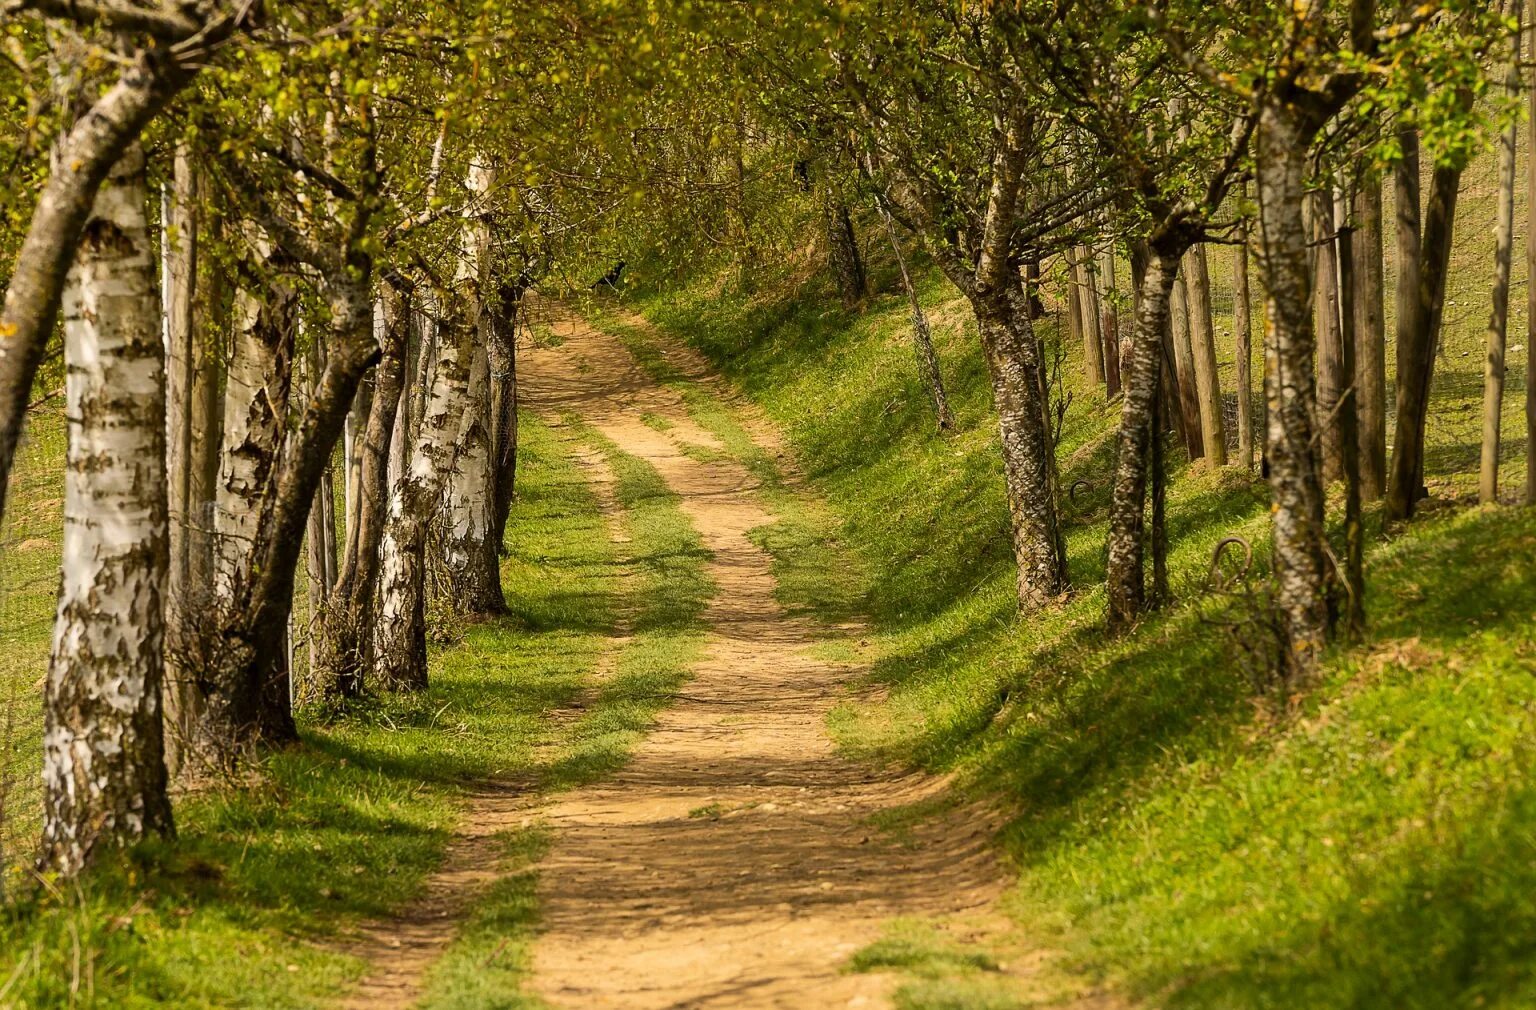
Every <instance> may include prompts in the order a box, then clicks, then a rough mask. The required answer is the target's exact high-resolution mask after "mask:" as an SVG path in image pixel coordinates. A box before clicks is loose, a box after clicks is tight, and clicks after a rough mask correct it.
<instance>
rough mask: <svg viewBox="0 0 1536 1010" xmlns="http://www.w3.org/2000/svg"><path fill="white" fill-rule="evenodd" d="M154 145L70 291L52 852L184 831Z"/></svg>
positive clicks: (85, 854) (130, 161) (135, 157)
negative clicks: (174, 697) (153, 233)
mask: <svg viewBox="0 0 1536 1010" xmlns="http://www.w3.org/2000/svg"><path fill="white" fill-rule="evenodd" d="M148 196H149V194H148V187H147V184H146V181H145V174H144V155H143V151H142V150H141V149H140V148H139V147H137V146H136V145H135V146H131V147H129V148H128V150H127V151H126V152H125V153H124V154H123V157H122V159H121V160H120V161H119V162H118V164H117V165H116V166H115V167H114V168H113V170H112V171H111V173H110V174H109V175H108V177H107V179H106V180H105V181H104V182H103V184H102V185H101V186H100V187H99V189H98V191H97V192H96V199H95V202H94V205H93V207H92V210H91V214H90V215H89V217H88V218H87V220H86V221H85V224H84V228H83V234H82V237H81V240H80V242H79V245H78V249H77V252H76V256H75V263H74V266H73V268H72V269H71V270H70V271H69V277H68V282H67V284H66V285H65V289H64V291H63V295H62V303H63V313H64V349H65V358H66V367H67V369H68V380H67V397H68V409H67V412H66V414H67V417H68V420H69V449H68V458H67V460H66V464H65V484H64V487H65V492H64V544H63V560H62V565H61V569H62V577H61V579H60V587H59V605H58V616H57V620H56V623H55V626H54V637H53V656H52V660H51V662H50V663H49V667H48V678H47V684H46V695H45V703H44V709H45V717H46V718H45V723H46V725H45V730H44V735H43V784H44V800H43V838H42V847H41V852H40V855H39V864H40V866H41V867H42V868H43V869H45V870H54V871H57V872H59V873H62V874H65V875H73V874H75V873H77V872H79V871H80V870H81V869H82V868H83V867H84V866H86V865H87V864H88V863H89V862H90V861H91V860H92V859H93V858H95V857H96V856H97V855H98V854H99V853H101V852H102V851H103V850H106V849H110V848H113V847H116V846H120V845H126V844H132V843H134V842H137V841H139V840H140V839H142V838H144V837H146V836H148V835H151V834H156V833H160V834H168V833H170V832H171V830H172V822H171V807H170V802H169V800H168V799H167V797H166V770H165V758H164V752H163V740H164V737H163V725H162V722H161V698H160V686H161V674H162V658H161V649H162V644H163V632H164V625H163V623H162V621H163V609H162V607H163V599H162V595H163V593H164V591H165V583H166V566H167V557H168V555H167V549H168V548H167V543H166V527H167V513H166V508H167V506H166V472H165V385H164V380H165V374H164V365H165V360H164V346H163V343H162V335H161V331H160V307H159V304H158V299H157V298H156V292H155V261H154V243H153V241H152V240H151V237H150V232H149V224H148V221H147V219H146V214H145V210H146V208H145V204H146V202H147V200H148Z"/></svg>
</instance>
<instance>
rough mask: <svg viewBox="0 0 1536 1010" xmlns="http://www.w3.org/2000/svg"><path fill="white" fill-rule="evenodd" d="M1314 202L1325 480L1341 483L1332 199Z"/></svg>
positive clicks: (1315, 197) (1340, 359) (1319, 197)
mask: <svg viewBox="0 0 1536 1010" xmlns="http://www.w3.org/2000/svg"><path fill="white" fill-rule="evenodd" d="M1310 201H1311V207H1310V210H1311V215H1310V216H1311V218H1312V236H1313V243H1314V248H1315V255H1314V256H1313V265H1314V276H1315V277H1316V284H1315V286H1314V287H1313V289H1312V290H1313V296H1314V297H1313V302H1314V309H1315V318H1316V320H1317V413H1318V422H1317V423H1318V426H1319V428H1321V431H1322V449H1323V480H1324V481H1325V482H1331V481H1335V480H1338V479H1339V478H1340V477H1341V476H1343V472H1344V440H1343V435H1342V433H1341V429H1340V426H1339V416H1338V415H1339V409H1340V408H1339V398H1340V397H1341V396H1343V394H1344V387H1345V385H1346V383H1345V381H1344V371H1343V369H1344V355H1343V349H1342V346H1341V342H1342V337H1341V336H1340V334H1339V273H1338V263H1339V258H1338V247H1337V244H1336V243H1337V233H1336V231H1335V229H1334V223H1333V200H1332V198H1331V197H1330V196H1329V195H1328V194H1327V193H1313V194H1312V195H1311V197H1310Z"/></svg>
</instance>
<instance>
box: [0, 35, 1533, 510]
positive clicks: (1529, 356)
mask: <svg viewBox="0 0 1536 1010" xmlns="http://www.w3.org/2000/svg"><path fill="white" fill-rule="evenodd" d="M1533 15H1536V11H1533ZM1526 34H1527V35H1528V36H1529V48H1528V50H1527V52H1528V57H1529V61H1530V67H1531V70H1530V78H1529V79H1528V80H1527V81H1526V88H1525V90H1526V95H1527V108H1526V120H1527V122H1529V123H1530V124H1531V125H1530V129H1529V131H1528V134H1527V138H1526V139H1527V142H1528V148H1527V155H1526V163H1525V276H1526V285H1525V327H1526V334H1525V335H1526V340H1525V503H1526V504H1527V505H1536V16H1533V17H1532V19H1531V27H1530V28H1529V29H1527V30H1526ZM3 477H4V475H3V474H0V479H3Z"/></svg>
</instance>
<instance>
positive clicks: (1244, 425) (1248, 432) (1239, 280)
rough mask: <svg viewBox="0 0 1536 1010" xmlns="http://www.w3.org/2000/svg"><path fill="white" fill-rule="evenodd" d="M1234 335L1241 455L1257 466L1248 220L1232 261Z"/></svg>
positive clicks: (1242, 224) (1242, 459)
mask: <svg viewBox="0 0 1536 1010" xmlns="http://www.w3.org/2000/svg"><path fill="white" fill-rule="evenodd" d="M1232 277H1233V285H1232V335H1233V340H1234V343H1235V344H1236V350H1235V355H1236V358H1237V458H1238V461H1239V462H1241V463H1242V465H1243V469H1245V470H1248V471H1252V470H1253V322H1252V320H1251V318H1250V316H1251V313H1252V305H1253V301H1252V299H1253V295H1252V292H1251V291H1249V285H1248V223H1247V222H1246V221H1243V222H1240V223H1239V225H1238V232H1237V245H1236V246H1235V247H1234V248H1233V263H1232Z"/></svg>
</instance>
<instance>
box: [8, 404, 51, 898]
mask: <svg viewBox="0 0 1536 1010" xmlns="http://www.w3.org/2000/svg"><path fill="white" fill-rule="evenodd" d="M64 439H65V431H64V414H63V411H62V409H60V408H59V407H57V406H50V407H45V408H42V409H40V410H38V411H36V412H35V413H34V416H33V417H31V418H30V419H29V421H28V425H27V432H26V436H25V439H24V440H23V442H22V448H21V452H20V453H19V454H18V457H17V460H16V467H15V469H14V471H13V472H12V474H11V487H10V494H9V497H8V501H7V506H6V514H5V524H4V526H0V872H3V871H4V870H5V867H6V865H7V862H8V861H9V862H16V861H18V860H19V859H20V858H21V854H22V853H24V852H28V851H30V843H31V842H32V840H33V839H34V837H35V836H36V834H37V831H38V827H39V824H40V819H39V816H38V809H39V803H40V801H41V796H42V779H41V768H42V746H41V743H40V741H41V740H42V725H43V707H42V705H41V704H39V703H38V701H37V699H38V697H39V696H40V693H41V688H40V685H41V684H42V682H43V675H44V673H45V672H46V671H47V669H48V653H49V648H50V646H51V643H52V635H53V613H54V607H55V601H56V600H57V598H58V592H59V550H60V539H61V537H62V536H63V531H64V520H63V512H64V509H63V504H64V466H63V459H64Z"/></svg>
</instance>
